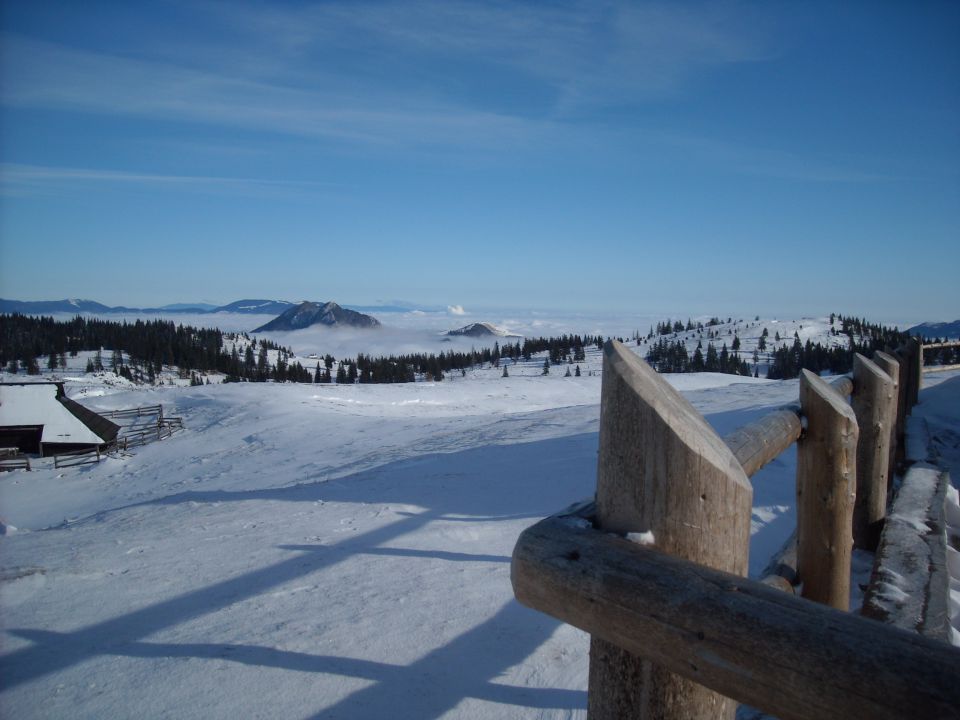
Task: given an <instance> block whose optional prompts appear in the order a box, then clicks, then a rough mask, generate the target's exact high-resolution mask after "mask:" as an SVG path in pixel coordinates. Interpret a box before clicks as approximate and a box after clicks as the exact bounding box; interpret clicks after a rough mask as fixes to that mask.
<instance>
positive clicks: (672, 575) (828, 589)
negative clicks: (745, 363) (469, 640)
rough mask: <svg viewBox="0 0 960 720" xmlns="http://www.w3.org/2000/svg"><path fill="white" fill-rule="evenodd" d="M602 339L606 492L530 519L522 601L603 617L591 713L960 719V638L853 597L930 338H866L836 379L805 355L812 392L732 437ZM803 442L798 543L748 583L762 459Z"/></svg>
mask: <svg viewBox="0 0 960 720" xmlns="http://www.w3.org/2000/svg"><path fill="white" fill-rule="evenodd" d="M604 353H605V356H604V373H603V385H602V393H601V416H600V449H599V459H598V466H597V492H596V497H595V500H594V501H593V502H590V503H582V504H580V505H579V506H577V507H575V508H574V509H572V510H568V511H566V512H564V513H561V514H559V515H556V516H553V517H550V518H547V519H546V520H543V521H541V522H540V523H537V524H536V525H534V526H533V527H531V528H529V529H527V530H526V531H525V532H524V533H523V534H522V535H521V536H520V538H519V539H518V541H517V545H516V547H515V549H514V554H513V562H512V567H511V576H512V580H513V587H514V593H515V595H516V597H517V599H518V600H519V601H520V602H521V603H523V604H525V605H528V606H530V607H533V608H535V609H538V610H541V611H543V612H546V613H548V614H550V615H553V616H554V617H557V618H559V619H561V620H563V621H565V622H568V623H570V624H572V625H575V626H577V627H579V628H582V629H584V630H586V631H587V632H589V633H590V634H591V636H592V637H591V646H590V676H589V694H588V708H589V716H590V717H591V718H593V719H594V720H598V719H601V720H606V719H608V718H610V719H612V718H630V717H651V718H677V719H679V718H732V717H733V714H734V712H735V710H736V707H737V703H746V704H748V705H751V706H753V707H756V708H759V709H761V710H763V711H765V712H768V713H772V714H774V715H776V716H778V717H781V718H812V717H817V718H894V717H952V716H954V713H956V710H957V708H958V707H960V670H958V668H960V650H957V649H955V648H953V647H951V646H949V645H947V644H945V643H940V642H937V641H935V640H931V639H929V638H926V637H922V636H919V635H917V634H914V633H910V632H907V631H905V630H900V629H898V628H894V627H892V626H890V625H885V624H883V623H880V622H877V621H875V620H870V619H867V618H863V617H860V616H858V615H853V614H850V613H848V612H846V611H847V609H848V603H849V600H848V598H849V583H850V560H851V554H852V548H853V546H854V544H856V545H857V546H858V547H864V548H867V549H873V548H874V547H876V543H877V539H878V536H879V528H880V526H881V525H882V523H883V517H884V513H885V508H886V500H887V493H888V489H889V485H890V478H891V475H892V474H893V467H894V464H895V463H896V462H898V458H901V457H902V456H903V453H902V450H900V449H901V448H902V447H903V445H904V428H905V425H906V416H907V414H908V412H909V409H910V408H911V407H912V406H913V405H914V404H915V403H916V402H917V399H918V395H919V389H920V384H921V379H922V367H923V366H922V348H921V345H920V343H919V342H918V341H911V342H910V343H909V344H908V345H907V346H905V347H902V348H900V349H899V350H897V351H896V352H895V353H894V354H887V353H882V352H881V353H876V355H875V356H874V358H873V360H869V359H867V358H865V357H863V356H860V355H857V356H856V358H855V363H854V370H853V373H852V377H840V378H837V379H835V380H833V381H832V382H829V383H828V382H827V381H825V380H823V379H822V378H820V377H818V376H817V375H814V374H813V373H810V372H809V371H803V373H802V375H801V377H800V390H799V395H800V397H799V403H798V404H796V405H793V406H789V407H786V408H783V409H781V410H778V411H776V412H773V413H771V414H770V415H767V416H766V417H764V418H762V419H760V420H759V421H757V422H754V423H751V424H749V425H747V426H745V427H743V428H740V429H739V430H737V431H735V432H733V433H731V434H730V435H728V436H727V437H726V438H723V439H721V438H720V437H719V436H718V435H717V434H716V433H715V432H714V431H713V429H712V428H711V427H710V426H709V425H708V424H707V422H706V420H704V418H703V417H702V416H701V415H700V414H699V413H698V412H697V411H696V410H695V409H694V408H693V407H692V406H691V405H690V403H689V402H687V401H686V400H685V399H684V398H683V397H682V396H681V395H680V394H679V393H678V392H677V391H676V390H674V389H673V388H672V387H671V386H670V385H669V384H668V383H667V382H666V381H665V380H664V379H663V378H662V377H660V376H659V375H657V373H655V372H654V371H653V370H652V369H651V368H650V367H649V366H648V365H646V363H644V362H643V361H642V360H640V359H639V358H638V357H637V356H636V355H634V354H633V353H632V352H630V351H629V350H627V349H626V348H625V347H624V346H622V345H621V344H619V343H617V342H609V343H607V345H606V347H605V349H604ZM847 396H850V398H851V401H850V403H848V402H847V400H846V397H847ZM794 442H796V443H797V475H796V477H797V531H796V533H795V545H794V546H792V547H788V548H787V549H786V551H785V552H784V554H783V556H782V557H781V558H779V559H778V561H777V562H775V563H774V565H775V566H776V567H777V572H776V573H775V574H774V575H772V576H771V577H768V578H765V580H764V581H754V580H749V579H747V578H746V577H744V575H745V574H746V571H747V556H748V548H749V537H750V518H751V510H752V486H751V483H750V480H749V476H750V475H753V474H754V473H755V472H757V471H758V470H759V469H760V468H762V467H763V466H764V465H765V464H767V463H768V462H770V461H771V460H772V459H774V458H775V457H777V456H778V455H779V454H780V453H781V452H783V451H784V450H785V449H787V448H788V447H790V446H791V445H792V444H793V443H794ZM631 540H632V541H631ZM793 558H795V560H794V559H793ZM771 586H772V587H771ZM798 588H800V592H799V593H797V592H796V591H797V589H798ZM778 589H779V590H788V591H789V592H780V591H779V590H778ZM797 594H799V595H800V597H797V596H796V595H797Z"/></svg>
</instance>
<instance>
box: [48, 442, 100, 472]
mask: <svg viewBox="0 0 960 720" xmlns="http://www.w3.org/2000/svg"><path fill="white" fill-rule="evenodd" d="M102 458H103V454H102V453H101V452H100V448H98V447H93V448H84V449H83V450H70V451H68V452H62V453H57V454H56V455H54V456H53V467H54V468H56V469H58V470H59V469H60V468H68V467H76V466H78V465H92V464H93V463H98V462H100V460H101V459H102Z"/></svg>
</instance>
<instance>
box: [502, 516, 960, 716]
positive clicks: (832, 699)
mask: <svg viewBox="0 0 960 720" xmlns="http://www.w3.org/2000/svg"><path fill="white" fill-rule="evenodd" d="M588 524H589V523H587V522H585V521H584V520H583V519H582V518H579V517H570V516H554V517H550V518H547V519H546V520H543V521H541V522H539V523H537V524H536V525H534V526H533V527H531V528H528V529H527V530H526V531H525V532H524V533H523V534H522V535H521V536H520V539H519V540H518V541H517V545H516V547H515V549H514V553H513V562H512V566H511V578H512V581H513V589H514V593H515V595H516V597H517V599H518V600H519V601H520V602H521V603H523V604H524V605H527V606H529V607H532V608H534V609H537V610H540V611H542V612H546V613H548V614H550V615H552V616H554V617H556V618H559V619H560V620H562V621H564V622H567V623H570V624H571V625H574V626H576V627H578V628H581V629H582V630H585V631H587V632H589V633H591V634H592V635H594V636H596V637H599V638H603V639H604V640H606V641H608V642H611V643H615V644H616V645H617V646H619V647H621V648H623V649H625V650H627V651H628V652H630V653H633V654H635V655H637V656H640V657H644V658H647V659H649V660H651V661H653V662H654V663H657V664H659V665H661V666H663V667H664V668H666V669H667V670H669V671H671V672H673V673H676V674H678V675H681V676H683V677H686V678H689V679H691V680H694V681H695V682H697V683H699V684H702V685H705V686H707V687H709V688H711V689H712V690H715V691H717V692H719V693H722V694H723V695H726V696H728V697H731V698H734V699H736V700H738V701H740V702H742V703H746V704H749V705H751V706H753V707H756V708H759V709H761V710H763V711H764V712H768V713H771V714H773V715H776V716H777V717H780V718H785V719H787V720H789V719H791V718H796V719H797V720H800V719H802V718H824V719H829V718H836V719H837V720H840V719H843V720H850V719H855V718H863V719H864V720H866V719H867V718H869V719H871V720H874V719H879V718H890V719H891V720H892V719H893V718H904V717H923V718H946V717H956V712H957V708H958V707H960V680H958V668H960V650H957V649H955V648H953V647H951V646H949V645H947V644H946V643H939V642H935V641H932V640H929V639H927V638H924V637H921V636H919V635H916V634H913V633H909V632H906V631H902V630H899V629H896V628H891V627H889V626H886V625H882V624H880V623H878V622H875V621H872V620H868V619H865V618H862V617H859V616H856V615H851V614H848V613H843V612H840V611H838V610H835V609H832V608H830V607H827V606H825V605H822V604H820V603H814V602H810V601H807V600H802V599H799V598H796V597H793V596H792V595H790V594H788V593H783V592H779V591H777V590H774V589H772V588H770V587H767V586H766V585H763V584H762V583H758V582H755V581H752V580H748V579H746V578H742V577H738V576H736V575H732V574H729V573H725V572H722V571H719V570H713V569H710V568H707V567H704V566H702V565H698V564H696V563H692V562H689V561H685V560H681V559H679V558H675V557H671V556H668V555H666V554H664V553H662V552H660V551H658V550H655V549H653V548H649V547H643V546H641V545H638V544H636V543H632V542H629V541H627V540H624V539H623V538H620V537H617V536H614V535H610V534H607V533H604V532H600V531H597V530H595V529H593V528H592V527H585V526H586V525H588Z"/></svg>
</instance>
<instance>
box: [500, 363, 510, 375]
mask: <svg viewBox="0 0 960 720" xmlns="http://www.w3.org/2000/svg"><path fill="white" fill-rule="evenodd" d="M500 377H510V373H508V372H507V366H506V365H504V366H503V374H502V375H501V376H500Z"/></svg>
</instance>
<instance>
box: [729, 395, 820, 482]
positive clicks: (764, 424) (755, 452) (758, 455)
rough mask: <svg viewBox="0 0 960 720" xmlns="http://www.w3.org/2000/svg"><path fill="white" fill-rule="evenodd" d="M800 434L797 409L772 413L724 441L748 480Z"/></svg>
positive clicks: (734, 432) (735, 432)
mask: <svg viewBox="0 0 960 720" xmlns="http://www.w3.org/2000/svg"><path fill="white" fill-rule="evenodd" d="M802 431H803V429H802V426H801V423H800V415H799V413H798V412H797V411H796V410H792V409H783V410H775V411H774V412H772V413H770V414H769V415H764V416H763V417H762V418H760V419H759V420H757V421H755V422H752V423H750V424H748V425H744V426H743V427H741V428H738V429H737V430H734V431H733V432H732V433H730V434H729V435H727V436H726V437H724V438H723V442H724V443H726V445H727V447H728V448H730V450H731V452H733V456H734V457H735V458H736V459H737V461H738V462H739V463H740V465H741V466H742V467H743V472H744V473H745V474H746V475H747V477H751V476H753V474H754V473H756V472H757V471H758V470H760V468H762V467H763V466H764V465H766V464H767V463H768V462H770V461H771V460H773V459H774V458H775V457H777V456H778V455H779V454H780V453H782V452H783V451H784V450H786V449H787V448H788V447H790V445H792V444H793V443H794V442H796V441H797V439H798V438H799V437H800V433H801V432H802Z"/></svg>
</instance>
